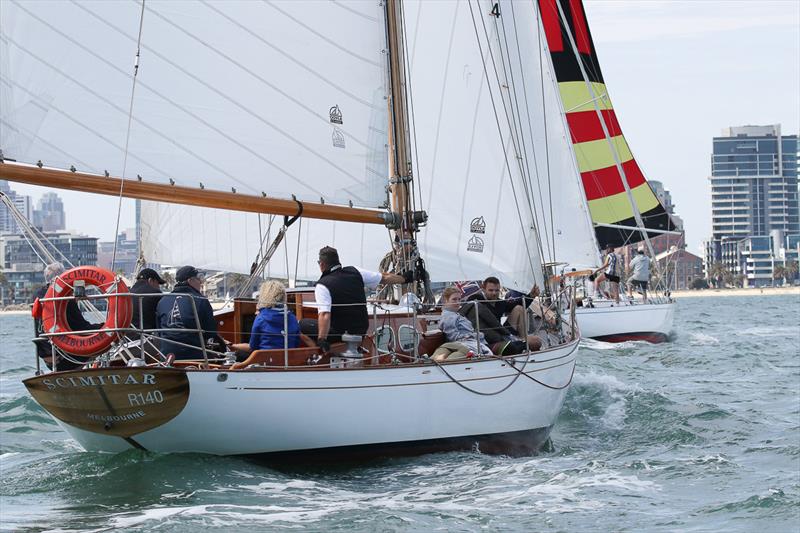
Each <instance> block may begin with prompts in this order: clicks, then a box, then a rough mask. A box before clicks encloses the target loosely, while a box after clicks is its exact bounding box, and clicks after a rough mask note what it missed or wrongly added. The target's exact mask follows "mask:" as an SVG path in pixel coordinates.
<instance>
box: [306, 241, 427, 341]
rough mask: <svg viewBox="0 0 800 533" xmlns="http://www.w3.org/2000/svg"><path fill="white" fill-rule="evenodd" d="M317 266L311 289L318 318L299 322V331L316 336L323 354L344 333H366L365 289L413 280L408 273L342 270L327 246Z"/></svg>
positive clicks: (367, 321)
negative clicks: (318, 273) (317, 272)
mask: <svg viewBox="0 0 800 533" xmlns="http://www.w3.org/2000/svg"><path fill="white" fill-rule="evenodd" d="M317 263H318V264H319V269H320V271H321V272H322V276H320V278H319V280H318V281H317V284H316V287H315V288H314V298H315V300H316V302H317V313H318V317H319V319H318V320H310V319H304V320H302V321H301V323H300V329H301V331H302V332H303V333H305V334H306V335H309V336H312V337H314V336H316V338H317V345H318V346H319V347H320V348H321V349H322V351H323V352H328V351H329V350H330V343H331V342H337V341H340V340H341V338H342V334H343V333H351V334H354V335H364V334H365V333H366V332H367V330H368V329H369V315H368V313H367V297H366V292H365V289H375V288H376V287H377V286H378V285H380V284H383V285H387V284H396V283H411V282H412V281H414V273H413V272H411V271H407V272H404V273H403V275H399V274H392V273H389V272H370V271H367V270H361V269H358V268H355V267H352V266H346V267H343V266H342V263H341V262H340V261H339V252H337V251H336V248H332V247H330V246H326V247H324V248H322V249H321V250H320V251H319V260H318V261H317Z"/></svg>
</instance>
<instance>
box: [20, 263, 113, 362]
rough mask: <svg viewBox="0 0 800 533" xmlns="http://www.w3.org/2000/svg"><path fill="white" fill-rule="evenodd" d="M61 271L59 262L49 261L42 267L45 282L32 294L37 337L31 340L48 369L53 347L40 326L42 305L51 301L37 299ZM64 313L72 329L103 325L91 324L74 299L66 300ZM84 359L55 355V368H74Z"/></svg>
mask: <svg viewBox="0 0 800 533" xmlns="http://www.w3.org/2000/svg"><path fill="white" fill-rule="evenodd" d="M63 273H64V265H62V264H61V263H50V264H49V265H47V266H46V267H45V269H44V280H45V284H44V285H43V286H42V287H39V290H37V291H36V293H35V294H34V295H33V310H32V312H31V314H32V315H33V328H34V331H35V332H36V337H37V338H35V339H34V340H33V342H34V344H36V355H38V356H39V358H41V360H42V361H44V364H45V365H47V368H49V369H53V348H52V346H51V344H50V341H48V340H47V338H45V337H41V334H42V333H44V327H43V326H42V310H43V306H45V305H53V302H40V301H39V300H41V299H42V298H44V297H45V296H46V295H47V289H49V288H50V285H51V284H52V283H53V280H55V279H56V277H58V276H60V275H61V274H63ZM66 314H67V324H68V325H69V329H71V330H72V331H88V330H92V329H100V328H102V327H103V324H92V323H91V322H89V321H88V320H86V319H85V318H84V317H83V313H81V310H80V308H79V307H78V302H76V301H75V300H69V301H68V302H67V313H66ZM86 361H87V359H85V358H83V357H80V356H77V355H71V356H69V359H67V358H64V357H60V356H56V366H55V368H56V370H72V369H74V368H80V367H81V366H83V365H84V363H85V362H86Z"/></svg>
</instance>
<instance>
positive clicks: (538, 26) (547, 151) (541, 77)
mask: <svg viewBox="0 0 800 533" xmlns="http://www.w3.org/2000/svg"><path fill="white" fill-rule="evenodd" d="M534 9H535V10H536V11H537V14H538V7H536V8H534ZM536 38H537V39H538V42H539V50H542V49H543V48H542V44H543V43H542V28H541V24H539V21H538V17H537V21H536ZM547 55H549V54H547ZM545 61H549V58H547V57H545ZM539 81H540V83H541V91H542V109H544V108H545V106H546V105H547V103H546V102H545V97H544V64H543V62H542V60H541V57H540V61H539ZM542 118H543V120H542V125H543V126H544V139H545V143H544V159H545V166H546V168H547V190H548V191H551V192H550V194H549V195H548V196H549V200H550V220H551V221H553V194H552V188H551V181H550V178H551V175H552V173H551V172H550V142H549V139H548V136H547V113H542ZM567 135H568V136H569V142H572V135H571V134H569V132H567ZM579 179H582V178H579ZM579 185H580V187H583V183H580V184H579ZM552 226H553V227H551V228H550V231H551V234H552V241H551V242H552V245H553V262H555V261H556V241H555V238H556V236H555V223H553V224H552Z"/></svg>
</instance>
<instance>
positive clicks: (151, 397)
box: [128, 390, 164, 405]
mask: <svg viewBox="0 0 800 533" xmlns="http://www.w3.org/2000/svg"><path fill="white" fill-rule="evenodd" d="M128 403H129V404H130V405H149V404H154V403H164V395H163V394H161V391H160V390H153V391H149V392H148V393H147V394H143V393H141V392H136V393H132V394H128Z"/></svg>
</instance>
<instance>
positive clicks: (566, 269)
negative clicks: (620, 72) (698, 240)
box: [538, 0, 679, 343]
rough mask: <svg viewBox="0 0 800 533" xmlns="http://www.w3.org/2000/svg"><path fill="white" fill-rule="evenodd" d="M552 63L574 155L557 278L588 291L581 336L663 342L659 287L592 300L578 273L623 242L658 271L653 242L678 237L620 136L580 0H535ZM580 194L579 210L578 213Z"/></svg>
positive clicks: (666, 314)
mask: <svg viewBox="0 0 800 533" xmlns="http://www.w3.org/2000/svg"><path fill="white" fill-rule="evenodd" d="M538 4H539V8H540V12H541V20H542V28H543V31H544V37H545V41H546V48H547V51H548V55H549V59H550V65H549V66H550V67H551V68H552V73H553V77H554V80H551V81H554V82H555V83H556V85H557V90H556V91H555V98H557V99H558V100H559V101H560V105H561V108H562V112H563V114H564V117H565V120H566V124H567V130H568V132H569V141H568V142H569V144H571V148H572V150H573V153H574V158H575V161H576V168H577V172H572V173H565V174H564V175H563V176H565V177H566V176H569V175H571V176H573V177H576V176H577V180H576V181H574V182H570V183H565V184H562V185H561V187H562V188H564V189H565V190H569V192H570V194H561V195H558V196H554V197H558V198H560V199H561V202H560V203H559V204H558V208H557V209H556V211H555V212H554V213H553V219H552V220H551V221H550V222H551V224H552V225H553V226H554V227H556V228H567V231H564V232H561V233H560V234H559V235H557V236H556V239H557V240H559V241H560V242H561V244H562V246H561V247H560V251H561V253H560V258H559V259H560V260H561V261H563V262H565V263H566V265H562V268H561V270H560V276H566V277H568V276H577V277H578V278H579V279H581V282H582V283H583V287H584V289H585V296H586V298H584V299H583V303H584V304H585V305H583V306H581V307H579V308H578V309H577V316H578V321H579V324H580V328H581V333H582V335H583V336H584V337H588V338H593V339H598V340H603V341H608V342H622V341H629V340H642V341H648V342H654V343H657V342H663V341H664V340H666V339H667V338H668V335H669V333H670V331H671V329H672V322H673V317H674V308H675V304H674V301H673V300H672V299H671V298H670V297H669V294H668V293H666V294H664V291H663V288H659V284H660V278H659V273H658V272H656V275H655V276H654V281H655V285H656V287H655V290H651V291H650V298H649V299H648V300H647V302H643V301H638V300H636V301H631V300H628V299H625V298H623V300H622V302H621V303H619V302H615V301H614V300H612V299H608V298H605V297H599V298H598V297H595V296H594V294H593V292H594V291H592V290H591V283H589V282H588V281H587V280H584V279H583V278H580V276H581V275H583V276H585V275H586V274H587V273H591V272H594V271H595V270H596V267H598V266H599V265H600V264H601V261H602V259H601V258H600V257H599V256H598V250H601V249H606V247H608V246H613V247H614V248H620V247H622V246H626V245H635V244H637V243H641V244H640V246H641V247H643V248H645V249H646V252H647V253H648V254H649V256H650V258H651V266H652V267H653V268H657V261H656V257H655V255H656V254H655V252H654V249H653V246H652V243H651V242H650V239H651V238H652V237H654V236H656V235H662V234H679V232H678V231H676V227H675V224H674V223H673V221H672V219H671V218H670V216H669V214H668V213H667V212H666V210H665V209H664V207H663V206H662V205H661V203H660V202H659V200H658V198H657V197H656V195H655V193H654V192H653V190H652V189H651V188H650V185H649V184H648V183H647V180H646V179H645V177H644V174H643V173H642V170H641V169H640V167H639V165H638V164H637V162H636V160H635V158H634V157H633V154H632V153H631V150H630V148H629V146H628V143H627V141H626V139H625V137H624V135H623V134H622V131H621V129H620V126H619V121H618V120H617V117H616V114H615V112H614V108H613V106H612V104H611V100H610V98H609V96H608V91H607V89H606V86H605V82H604V79H603V74H602V71H601V70H600V65H599V62H598V59H597V51H596V49H595V46H594V42H593V40H592V35H591V32H590V30H589V24H588V20H587V17H586V13H585V11H584V8H583V3H582V2H581V1H580V0H578V1H574V0H539V2H538ZM576 199H577V203H578V210H577V211H576V210H575V203H574V202H575V200H576Z"/></svg>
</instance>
